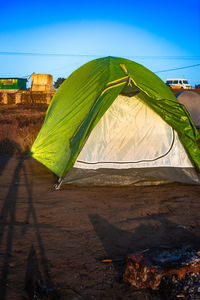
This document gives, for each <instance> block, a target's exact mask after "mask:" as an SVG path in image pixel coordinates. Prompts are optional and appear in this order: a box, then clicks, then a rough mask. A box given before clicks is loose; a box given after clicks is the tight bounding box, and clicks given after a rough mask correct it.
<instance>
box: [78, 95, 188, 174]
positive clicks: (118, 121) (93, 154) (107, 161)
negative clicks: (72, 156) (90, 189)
mask: <svg viewBox="0 0 200 300" xmlns="http://www.w3.org/2000/svg"><path fill="white" fill-rule="evenodd" d="M74 167H75V168H81V169H92V170H96V169H100V168H103V169H105V168H108V169H109V168H111V169H131V168H152V167H153V168H155V167H156V168H157V167H178V168H193V165H192V163H191V161H190V160H189V158H188V155H187V154H186V151H185V149H184V147H183V145H182V143H181V142H180V140H179V138H178V135H177V133H176V132H175V131H174V130H173V129H172V128H171V127H170V126H169V125H168V124H167V123H166V122H164V121H163V120H162V119H161V117H160V116H159V115H157V114H156V113H155V112H154V111H153V110H152V109H151V108H149V107H148V106H147V105H146V104H144V103H143V102H142V101H141V100H139V99H138V98H137V96H135V97H126V96H122V95H119V96H118V97H117V98H116V100H115V101H114V102H113V104H112V105H111V107H110V108H109V109H108V110H107V112H106V113H105V114H104V116H103V117H102V118H101V120H100V121H99V123H98V124H97V126H96V127H95V128H94V130H93V131H92V133H91V135H90V136H89V138H88V140H87V142H86V144H85V145H84V147H83V149H82V151H81V153H80V154H79V156H78V158H77V161H76V163H75V166H74Z"/></svg>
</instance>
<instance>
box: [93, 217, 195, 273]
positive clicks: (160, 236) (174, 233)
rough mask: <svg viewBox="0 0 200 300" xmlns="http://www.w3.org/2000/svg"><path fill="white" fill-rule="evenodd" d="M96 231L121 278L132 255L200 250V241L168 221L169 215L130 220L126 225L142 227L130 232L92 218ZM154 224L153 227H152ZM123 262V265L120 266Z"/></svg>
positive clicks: (98, 218) (105, 221) (97, 218)
mask: <svg viewBox="0 0 200 300" xmlns="http://www.w3.org/2000/svg"><path fill="white" fill-rule="evenodd" d="M89 219H90V221H91V223H92V225H93V227H94V230H95V232H96V234H97V236H98V237H99V239H100V241H101V242H102V245H103V247H104V249H105V252H106V254H107V258H109V259H112V261H113V265H114V267H115V269H116V271H117V272H118V274H119V275H120V276H121V275H122V273H123V272H124V268H125V263H124V262H125V258H126V256H127V255H128V254H131V253H136V252H140V251H144V250H146V249H151V248H154V247H155V248H156V247H159V248H173V247H184V246H185V245H190V246H192V247H194V248H195V249H200V239H199V237H197V236H196V235H194V234H193V233H191V232H190V231H189V230H187V229H186V228H184V227H182V226H179V225H178V224H176V223H173V222H172V221H170V220H169V219H167V214H152V215H149V216H146V217H141V218H130V219H127V220H124V221H123V223H128V222H134V221H137V222H138V223H139V225H138V226H137V227H136V228H133V229H132V230H130V231H126V230H123V229H120V223H122V222H119V223H116V224H115V225H113V224H111V223H109V222H108V221H107V220H106V219H104V218H102V217H101V216H99V215H98V214H91V215H89ZM152 221H154V222H153V224H152ZM120 261H122V263H120Z"/></svg>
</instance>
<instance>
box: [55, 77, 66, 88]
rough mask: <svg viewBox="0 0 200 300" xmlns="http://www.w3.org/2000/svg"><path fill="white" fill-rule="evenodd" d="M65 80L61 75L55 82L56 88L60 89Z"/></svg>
mask: <svg viewBox="0 0 200 300" xmlns="http://www.w3.org/2000/svg"><path fill="white" fill-rule="evenodd" d="M63 81H65V78H62V77H59V78H58V79H57V80H56V81H55V82H54V87H55V89H58V88H59V86H60V85H61V84H62V83H63Z"/></svg>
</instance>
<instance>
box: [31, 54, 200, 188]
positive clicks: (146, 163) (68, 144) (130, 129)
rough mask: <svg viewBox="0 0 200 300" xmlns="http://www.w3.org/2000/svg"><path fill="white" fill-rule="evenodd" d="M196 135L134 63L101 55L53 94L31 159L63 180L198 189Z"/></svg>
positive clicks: (157, 82) (156, 82)
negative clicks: (189, 185)
mask: <svg viewBox="0 0 200 300" xmlns="http://www.w3.org/2000/svg"><path fill="white" fill-rule="evenodd" d="M199 138H200V135H199V133H198V131H197V129H196V127H195V126H194V124H193V122H192V120H191V118H190V116H189V114H188V112H187V110H186V109H185V107H184V106H183V105H182V104H180V103H179V101H178V100H177V99H176V97H175V96H174V95H173V93H172V92H171V90H170V89H169V88H168V87H167V86H166V85H165V83H164V82H163V81H162V80H161V79H160V78H159V77H157V76H156V75H155V74H154V73H152V72H151V71H150V70H148V69H146V68H145V67H144V66H142V65H140V64H138V63H135V62H133V61H130V60H127V59H123V58H117V57H104V58H99V59H96V60H93V61H90V62H88V63H86V64H85V65H83V66H82V67H80V68H79V69H77V70H76V71H74V72H73V73H72V74H71V75H70V76H69V77H68V78H67V79H66V80H65V81H64V82H63V84H62V85H61V86H60V88H59V89H58V90H57V92H56V94H55V95H54V97H53V99H52V101H51V104H50V105H49V108H48V110H47V113H46V117H45V121H44V124H43V126H42V128H41V130H40V132H39V134H38V136H37V138H36V140H35V142H34V144H33V146H32V148H31V153H30V154H31V156H32V157H34V158H35V159H37V160H38V161H39V162H41V163H42V164H44V165H45V166H46V167H47V168H49V169H50V170H51V171H52V172H53V173H55V174H56V175H57V176H58V177H59V179H58V185H57V188H59V187H60V184H61V183H62V182H64V183H74V184H86V185H87V184H90V185H91V184H95V185H113V184H117V185H131V184H132V185H133V184H135V185H144V184H159V183H163V182H169V181H178V182H185V183H196V184H199V183H200V179H199V174H198V173H199V171H200V150H199V148H198V144H197V141H198V139H199Z"/></svg>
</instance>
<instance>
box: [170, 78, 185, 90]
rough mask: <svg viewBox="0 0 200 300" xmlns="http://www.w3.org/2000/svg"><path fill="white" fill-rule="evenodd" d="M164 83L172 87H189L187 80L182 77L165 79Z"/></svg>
mask: <svg viewBox="0 0 200 300" xmlns="http://www.w3.org/2000/svg"><path fill="white" fill-rule="evenodd" d="M166 84H167V86H169V87H170V88H172V89H186V90H187V89H191V85H190V84H189V83H188V80H187V79H183V78H182V79H181V78H174V79H167V80H166Z"/></svg>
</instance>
